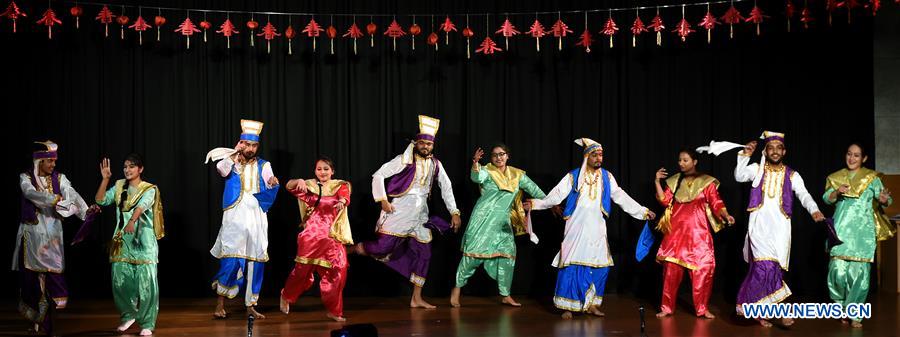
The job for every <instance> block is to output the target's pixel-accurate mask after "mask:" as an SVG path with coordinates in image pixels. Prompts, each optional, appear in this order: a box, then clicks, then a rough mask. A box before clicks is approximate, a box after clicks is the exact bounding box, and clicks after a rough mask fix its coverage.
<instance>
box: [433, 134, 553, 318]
mask: <svg viewBox="0 0 900 337" xmlns="http://www.w3.org/2000/svg"><path fill="white" fill-rule="evenodd" d="M483 155H484V150H482V149H480V148H479V149H478V150H476V151H475V155H474V156H473V157H472V172H471V174H470V176H471V179H472V181H473V182H474V183H476V184H478V185H479V188H480V190H481V197H480V198H478V201H477V202H476V203H475V209H474V210H472V217H471V218H470V219H469V225H468V226H466V231H465V234H464V235H463V239H462V252H463V256H462V260H461V261H459V267H458V268H457V269H456V287H454V288H453V291H452V292H451V293H450V305H452V306H454V307H459V294H460V290H461V288H462V287H463V286H465V285H466V281H468V279H469V277H471V276H472V274H474V273H475V270H476V269H477V268H478V266H481V265H483V266H484V270H485V271H486V272H487V273H488V275H489V276H490V277H491V278H493V279H494V280H496V281H497V287H498V288H499V291H500V296H503V300H502V303H503V304H507V305H511V306H516V307H518V306H521V304H519V303H518V302H516V301H515V300H514V299H513V298H512V297H511V296H510V287H511V286H512V279H513V268H514V266H515V264H516V241H515V236H516V235H522V234H526V233H527V231H526V226H525V210H526V209H527V208H530V205H528V204H527V203H525V204H523V202H522V200H523V199H522V193H523V191H524V192H525V193H528V194H529V195H530V196H531V197H532V198H537V199H541V198H544V192H543V191H541V189H540V188H539V187H538V186H537V184H535V183H534V182H533V181H531V178H528V176H527V175H525V171H522V170H520V169H517V168H515V167H512V166H508V165H506V162H507V160H509V148H508V147H507V146H506V145H503V144H498V145H495V146H493V147H492V148H491V162H490V163H489V164H487V165H485V166H481V164H479V163H478V162H479V161H480V160H481V157H482V156H483Z"/></svg>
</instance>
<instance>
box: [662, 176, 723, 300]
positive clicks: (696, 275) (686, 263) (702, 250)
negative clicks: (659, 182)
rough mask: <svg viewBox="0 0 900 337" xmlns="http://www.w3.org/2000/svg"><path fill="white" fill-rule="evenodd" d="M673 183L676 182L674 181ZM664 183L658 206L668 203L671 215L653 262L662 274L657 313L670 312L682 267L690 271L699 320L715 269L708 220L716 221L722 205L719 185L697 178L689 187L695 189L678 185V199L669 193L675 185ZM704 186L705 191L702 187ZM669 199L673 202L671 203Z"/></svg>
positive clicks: (707, 178)
mask: <svg viewBox="0 0 900 337" xmlns="http://www.w3.org/2000/svg"><path fill="white" fill-rule="evenodd" d="M674 180H676V181H677V178H676V179H674ZM667 183H668V184H667V185H668V186H666V188H665V196H664V198H663V199H662V200H659V203H660V204H661V205H663V206H668V205H669V204H670V203H672V214H671V218H670V226H669V232H668V233H666V235H665V236H664V237H663V240H662V243H660V245H659V251H658V252H657V254H656V259H657V260H658V261H660V262H661V263H663V274H664V275H663V279H664V280H663V298H662V305H661V310H662V311H663V312H669V313H671V312H672V311H674V309H675V299H676V295H677V292H678V284H679V283H681V277H682V274H683V269H682V267H683V268H687V269H688V270H690V273H691V281H692V285H693V287H692V290H693V295H694V307H695V310H696V314H697V315H698V316H700V315H703V314H705V313H706V311H707V308H706V303H707V302H708V300H709V296H710V292H711V291H712V278H713V272H714V270H715V266H716V255H715V252H714V250H713V238H712V233H710V225H711V224H710V217H715V219H719V215H720V214H721V211H722V209H724V208H725V203H724V202H723V201H722V199H721V198H719V192H718V190H717V187H718V184H719V183H718V181H716V180H715V178H712V177H709V176H700V177H697V178H695V179H694V181H692V182H691V184H699V185H698V186H690V185H688V183H687V182H685V181H682V182H681V186H680V187H679V188H678V189H679V191H678V198H675V196H674V194H673V192H672V189H673V188H674V185H675V184H674V183H672V181H667ZM704 184H705V187H704V186H702V185H704ZM673 198H675V199H676V200H672V199H673ZM684 199H687V200H684ZM673 201H674V203H673ZM708 212H709V213H708ZM665 262H669V263H665Z"/></svg>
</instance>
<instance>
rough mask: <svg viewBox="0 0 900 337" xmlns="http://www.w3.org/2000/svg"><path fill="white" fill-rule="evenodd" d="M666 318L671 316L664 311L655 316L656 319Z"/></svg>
mask: <svg viewBox="0 0 900 337" xmlns="http://www.w3.org/2000/svg"><path fill="white" fill-rule="evenodd" d="M668 316H672V313H671V312H666V311H660V312H659V313H657V314H656V318H663V317H668Z"/></svg>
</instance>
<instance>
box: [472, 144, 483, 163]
mask: <svg viewBox="0 0 900 337" xmlns="http://www.w3.org/2000/svg"><path fill="white" fill-rule="evenodd" d="M483 156H484V150H482V149H481V148H480V147H479V148H478V149H476V150H475V154H473V155H472V163H473V164H477V163H478V162H479V161H481V157H483Z"/></svg>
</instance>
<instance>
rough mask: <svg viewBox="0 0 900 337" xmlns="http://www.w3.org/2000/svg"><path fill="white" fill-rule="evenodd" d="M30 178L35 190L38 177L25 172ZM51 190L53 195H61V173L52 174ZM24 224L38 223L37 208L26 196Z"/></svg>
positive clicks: (32, 172) (24, 199)
mask: <svg viewBox="0 0 900 337" xmlns="http://www.w3.org/2000/svg"><path fill="white" fill-rule="evenodd" d="M25 174H27V175H28V177H29V178H31V185H32V186H34V188H35V189H37V188H38V182H37V179H38V178H37V177H35V176H34V171H28V172H25ZM50 181H51V188H53V194H61V192H60V188H59V173H58V172H56V171H53V173H52V174H50ZM21 220H22V223H27V224H36V223H37V221H38V220H37V206H35V205H34V203H33V202H31V200H28V199H27V198H25V195H24V194H23V195H22V214H21Z"/></svg>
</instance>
